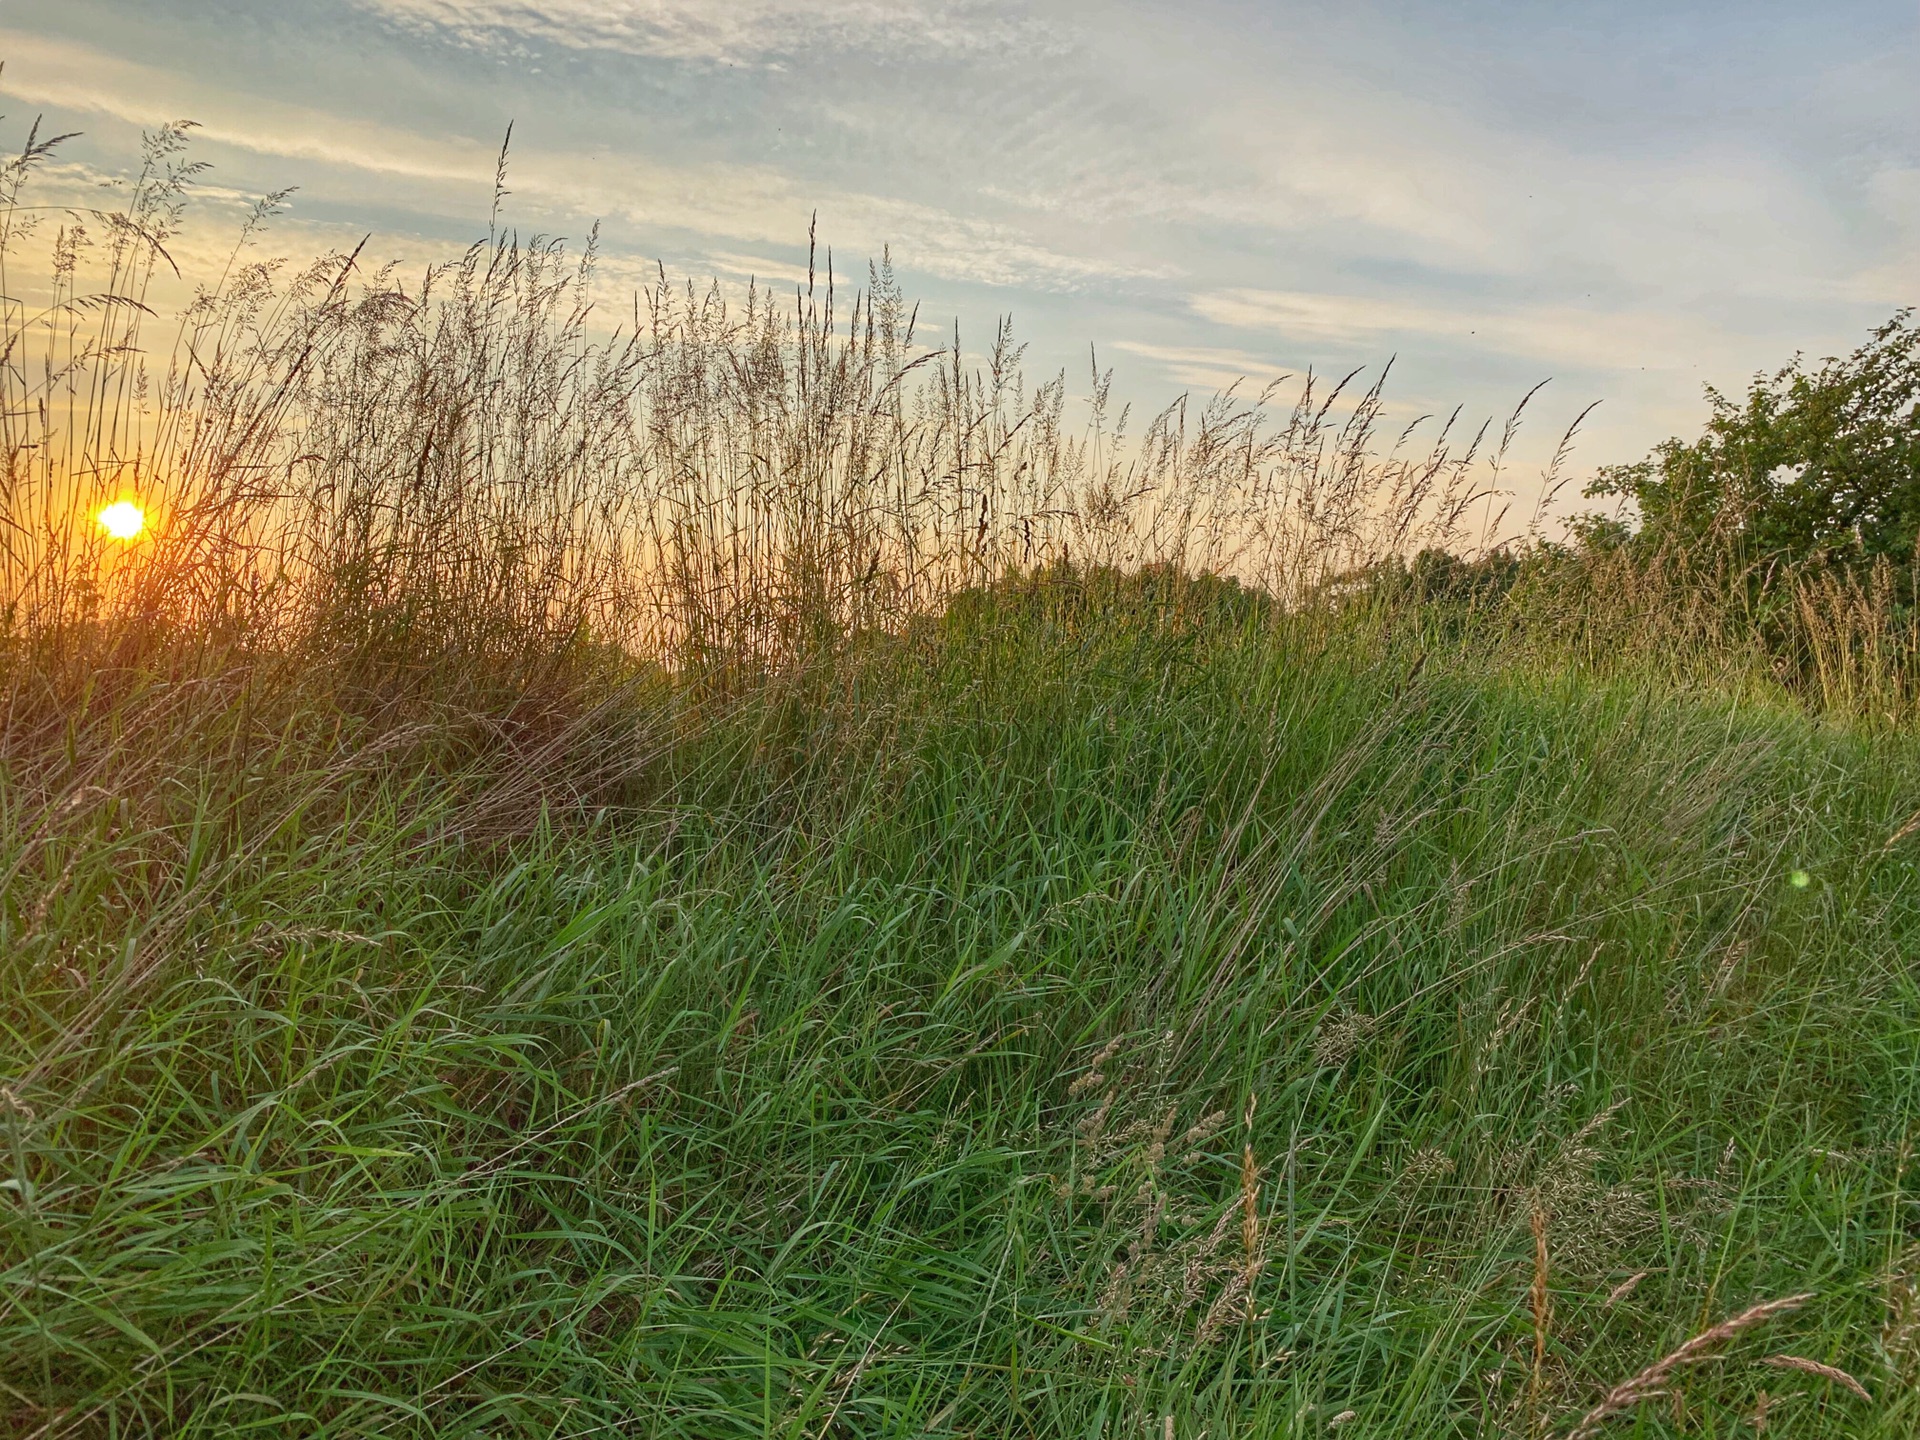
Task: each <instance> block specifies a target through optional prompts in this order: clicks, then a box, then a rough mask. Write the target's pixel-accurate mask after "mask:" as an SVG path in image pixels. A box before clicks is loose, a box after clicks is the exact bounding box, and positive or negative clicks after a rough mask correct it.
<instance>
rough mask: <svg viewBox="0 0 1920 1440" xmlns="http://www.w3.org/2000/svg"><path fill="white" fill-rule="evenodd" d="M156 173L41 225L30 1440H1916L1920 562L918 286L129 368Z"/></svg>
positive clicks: (542, 252) (9, 755) (568, 307)
mask: <svg viewBox="0 0 1920 1440" xmlns="http://www.w3.org/2000/svg"><path fill="white" fill-rule="evenodd" d="M184 140H185V137H184V135H183V133H181V132H175V131H169V132H161V133H160V134H158V135H156V136H155V137H153V139H152V140H151V142H150V145H149V152H148V155H147V157H146V170H145V172H144V175H143V178H142V179H141V181H140V183H139V185H138V186H137V187H135V189H134V190H133V191H132V192H131V195H130V198H129V199H128V201H127V204H126V206H125V208H124V209H122V210H120V211H117V212H114V213H113V214H90V213H81V212H72V211H60V212H56V213H52V214H48V213H46V212H40V211H36V210H34V209H33V208H32V207H31V204H30V203H29V202H30V197H31V193H32V183H33V181H34V178H35V174H36V170H37V169H38V168H39V167H42V166H43V165H44V163H45V161H46V159H47V158H48V157H49V156H50V155H52V154H53V153H55V152H53V151H51V150H49V149H47V148H46V146H45V145H44V143H43V142H40V141H38V140H37V139H36V140H34V141H30V142H29V144H28V146H27V147H26V149H25V150H24V152H23V153H22V155H21V156H20V157H19V158H17V159H16V160H15V161H14V162H12V163H11V165H10V166H9V167H8V168H7V169H6V171H5V173H4V177H0V202H4V205H5V210H4V218H0V258H4V263H5V271H4V274H0V289H4V290H5V293H6V295H7V297H8V298H7V299H6V301H5V302H4V303H5V306H6V310H5V325H4V330H5V336H4V350H3V353H0V424H3V425H4V434H0V440H3V441H4V443H5V446H6V451H7V460H8V469H7V471H6V479H5V487H6V488H5V490H4V493H3V494H0V522H4V523H3V524H0V534H4V536H5V545H4V550H3V551H0V564H3V565H4V573H5V595H6V605H7V610H6V616H7V627H6V630H5V638H4V649H0V686H3V687H4V696H5V709H4V711H3V712H0V744H3V746H4V751H3V758H0V874H4V876H5V883H4V903H3V904H0V984H3V985H4V989H3V990H0V1025H4V1043H3V1044H0V1127H4V1144H5V1147H6V1149H5V1156H4V1162H3V1164H0V1168H4V1170H5V1178H4V1179H0V1433H5V1434H7V1435H20V1436H36V1437H41V1436H44V1437H54V1436H69V1435H80V1436H92V1435H100V1436H135V1435H149V1434H150V1435H168V1436H176V1435H191V1436H201V1435H239V1434H260V1435H286V1436H315V1435H325V1436H350V1435H383V1436H385V1435H392V1436H416V1435H417V1436H429V1435H431V1436H474V1437H479V1436H489V1437H504V1436H510V1435H515V1436H517V1435H526V1436H535V1435H538V1436H554V1437H558V1436H591V1435H635V1436H638V1435H648V1436H654V1435H658V1436H685V1437H699V1440H708V1437H724V1436H732V1435H739V1436H776V1435H777V1436H791V1437H796V1440H797V1437H802V1436H806V1437H833V1436H855V1435H862V1436H864V1435H900V1436H919V1435H951V1436H976V1437H985V1436H1001V1435H1033V1436H1069V1435H1071V1436H1135V1437H1147V1440H1163V1437H1169V1440H1170V1437H1185V1440H1190V1437H1199V1436H1202V1435H1205V1436H1209V1437H1214V1440H1222V1437H1228V1436H1262V1437H1265V1436H1274V1435H1290V1436H1303V1437H1304V1436H1309V1435H1316V1436H1317V1435H1324V1434H1338V1435H1340V1436H1341V1437H1343V1440H1348V1437H1358V1436H1413V1435H1418V1436H1429V1435H1432V1436H1443V1435H1450V1436H1463V1437H1464V1436H1487V1437H1493V1436H1500V1437H1509V1436H1511V1437H1523V1436H1524V1437H1536V1436H1556V1437H1569V1436H1574V1437H1579V1440H1590V1437H1595V1436H1622V1437H1625V1436H1640V1437H1650V1436H1669V1435H1712V1436H1733V1435H1746V1434H1756V1433H1777V1434H1783V1435H1795V1436H1834V1437H1840V1436H1849V1437H1851V1436H1886V1437H1896V1436H1907V1435H1910V1434H1912V1433H1914V1432H1915V1430H1916V1429H1917V1428H1920V1388H1917V1387H1920V1204H1917V1203H1916V1197H1915V1196H1914V1195H1913V1194H1912V1193H1911V1192H1909V1191H1908V1190H1907V1189H1906V1184H1905V1181H1906V1175H1907V1173H1908V1171H1909V1169H1910V1168H1911V1160H1912V1158H1913V1146H1914V1139H1915V1132H1916V1112H1917V1111H1920V1063H1917V1062H1920V976H1917V975H1916V971H1915V968H1914V963H1913V961H1914V957H1915V955H1916V954H1920V875H1917V874H1916V869H1915V861H1916V858H1917V857H1920V734H1916V730H1915V726H1914V714H1913V695H1914V693H1915V687H1914V683H1913V680H1914V675H1915V673H1916V671H1915V666H1916V661H1917V660H1920V646H1917V645H1916V644H1915V638H1914V633H1913V619H1912V613H1911V607H1910V606H1908V605H1905V604H1904V603H1903V601H1902V598H1901V597H1902V595H1903V593H1905V592H1903V591H1902V589H1901V583H1900V582H1901V579H1902V577H1900V576H1898V575H1896V574H1894V573H1893V572H1891V571H1889V570H1887V569H1886V568H1885V567H1884V566H1883V567H1881V568H1879V569H1877V570H1874V571H1871V572H1865V573H1862V574H1859V575H1854V574H1844V575H1842V574H1836V573H1834V572H1832V571H1826V572H1822V573H1820V574H1817V575H1816V574H1813V573H1811V572H1809V573H1807V574H1805V575H1801V576H1788V577H1786V578H1785V579H1782V580H1778V581H1770V582H1769V583H1770V584H1774V585H1775V586H1776V588H1774V589H1771V590H1769V591H1767V592H1766V593H1765V594H1764V595H1763V596H1762V597H1761V598H1762V599H1763V600H1766V601H1768V602H1769V603H1768V604H1767V605H1765V606H1762V607H1761V610H1760V611H1756V609H1755V606H1754V605H1753V604H1752V603H1750V602H1751V600H1752V593H1751V592H1750V591H1744V590H1743V591H1739V592H1738V596H1736V593H1735V590H1734V589H1730V588H1729V587H1728V586H1727V585H1726V584H1725V583H1724V577H1720V579H1719V580H1718V581H1716V579H1715V577H1714V576H1713V575H1710V574H1704V573H1703V572H1702V571H1701V569H1700V567H1699V566H1697V565H1693V566H1689V565H1688V564H1686V563H1683V559H1684V557H1676V556H1672V555H1655V556H1652V557H1649V556H1648V555H1646V554H1644V553H1642V552H1640V551H1635V550H1632V549H1630V548H1623V547H1619V546H1615V547H1611V548H1607V547H1598V546H1589V547H1585V548H1583V547H1581V546H1578V545H1572V544H1568V543H1558V544H1556V543H1550V542H1549V540H1548V539H1547V538H1546V532H1545V528H1544V521H1543V520H1542V519H1541V518H1540V517H1539V516H1536V517H1535V519H1534V521H1533V522H1532V523H1531V524H1528V525H1525V526H1524V527H1520V528H1519V529H1518V533H1517V535H1516V537H1515V538H1514V540H1513V543H1511V544H1509V545H1507V546H1505V547H1504V548H1501V549H1498V550H1495V549H1493V548H1490V547H1488V546H1486V545H1484V544H1479V543H1478V542H1477V539H1476V537H1477V536H1478V535H1480V534H1481V533H1482V532H1483V531H1484V526H1485V523H1486V522H1485V521H1484V519H1483V517H1484V516H1485V515H1486V514H1487V513H1488V512H1487V507H1488V506H1489V505H1493V504H1497V503H1498V498H1499V493H1500V492H1501V491H1502V490H1503V489H1504V488H1506V487H1507V486H1508V485H1509V483H1510V481H1509V477H1508V475H1507V474H1506V473H1505V472H1504V471H1503V466H1504V465H1505V464H1506V460H1505V457H1506V455H1507V454H1508V453H1509V442H1510V441H1511V439H1512V427H1511V425H1509V427H1508V429H1507V431H1506V432H1505V433H1504V434H1503V433H1502V432H1501V431H1500V430H1499V429H1498V428H1496V427H1487V428H1485V429H1477V430H1476V429H1472V428H1470V427H1464V428H1463V427H1461V426H1460V425H1459V422H1458V421H1457V419H1456V421H1454V422H1447V421H1446V420H1445V417H1439V418H1437V419H1436V420H1434V421H1433V422H1432V423H1430V424H1429V425H1428V426H1427V427H1426V428H1425V429H1424V430H1420V431H1418V432H1409V433H1408V434H1393V433H1383V430H1382V421H1381V416H1382V400H1381V395H1382V392H1381V391H1380V390H1379V389H1378V388H1377V387H1376V388H1375V389H1373V390H1370V391H1369V390H1359V389H1356V388H1355V386H1353V385H1351V384H1349V385H1347V386H1344V387H1343V386H1342V385H1341V384H1340V383H1339V382H1337V381H1336V382H1335V383H1333V384H1327V383H1325V382H1320V381H1312V380H1308V381H1304V382H1301V383H1298V384H1296V386H1295V388H1294V389H1292V390H1289V391H1284V392H1283V391H1281V390H1278V389H1276V390H1273V391H1270V392H1268V393H1266V394H1264V395H1246V396H1242V395H1240V394H1238V393H1234V394H1229V395H1226V396H1221V397H1216V398H1215V399H1214V400H1212V401H1211V402H1207V403H1201V402H1185V401H1183V402H1180V403H1177V404H1176V405H1175V406H1173V407H1171V408H1170V409H1168V410H1167V411H1165V412H1162V413H1161V414H1159V415H1158V416H1156V417H1153V418H1151V419H1149V420H1147V421H1145V422H1144V423H1138V422H1135V421H1134V420H1133V419H1132V417H1130V416H1128V415H1126V414H1125V412H1124V411H1117V410H1116V409H1115V408H1114V407H1112V406H1111V405H1110V404H1109V401H1108V394H1109V385H1110V379H1109V377H1107V376H1106V375H1105V374H1103V373H1099V372H1096V373H1095V374H1094V375H1093V376H1092V377H1091V378H1090V381H1089V384H1088V393H1087V394H1086V395H1084V396H1081V397H1078V398H1074V397H1070V396H1069V393H1068V387H1067V384H1066V382H1065V380H1064V378H1062V379H1054V380H1047V381H1044V382H1040V383H1033V382H1030V381H1029V380H1027V379H1026V378H1024V377H1023V376H1022V374H1021V372H1020V365H1019V361H1020V355H1019V349H1018V345H1017V343H1016V342H1015V340H1014V338H1013V336H1012V335H1011V333H1010V332H1008V331H1006V330H1004V329H1003V330H1002V331H1000V332H999V333H998V334H997V335H996V336H994V337H993V339H992V341H991V342H990V343H989V345H988V347H987V349H986V350H985V351H984V352H983V353H982V354H980V355H977V356H971V357H970V355H969V352H968V351H967V349H966V347H965V346H963V345H962V344H961V343H960V339H959V337H958V336H953V337H941V338H940V339H939V340H938V341H935V342H932V343H929V342H927V341H926V340H924V339H923V338H921V337H920V336H919V335H918V334H917V328H916V327H917V321H916V316H915V314H914V311H913V308H912V306H911V304H910V302H908V301H907V300H906V299H905V297H904V296H902V294H901V293H900V290H899V287H898V286H897V284H896V283H895V282H894V280H893V277H892V275H891V272H890V270H889V269H888V268H886V267H885V265H884V263H883V264H879V265H876V266H874V267H873V268H872V269H871V270H870V271H869V272H868V274H867V275H866V276H865V277H864V280H863V283H861V284H860V285H859V286H858V287H857V288H851V289H850V288H849V287H848V286H847V284H846V282H845V280H844V278H843V277H836V276H833V275H832V274H831V272H830V270H829V268H828V267H827V266H826V265H825V264H824V262H823V263H822V267H821V273H820V274H819V276H818V277H817V279H816V283H815V284H814V285H813V286H811V287H808V288H806V289H803V290H802V291H801V292H800V293H799V295H798V296H784V295H783V296H773V297H770V296H768V295H766V294H764V293H761V292H757V291H756V292H755V293H753V294H752V295H750V296H748V297H745V298H744V299H742V298H741V297H732V298H729V297H725V296H723V295H721V294H720V293H719V292H718V291H716V290H711V289H705V288H701V287H698V286H685V285H670V284H668V283H667V282H666V281H665V279H664V278H663V279H662V281H661V282H660V284H659V286H658V287H657V288H656V289H655V290H654V291H652V292H651V293H649V294H648V295H646V296H643V297H640V298H639V299H638V300H636V301H634V302H633V304H632V306H631V311H630V313H629V314H627V315H626V316H625V318H624V320H623V321H622V323H620V324H619V325H618V326H617V327H616V325H615V324H614V323H613V321H612V319H610V318H609V319H605V320H603V318H602V312H601V310H600V309H596V308H595V306H594V294H595V291H594V285H593V275H592V268H591V246H589V247H587V253H586V254H585V255H581V254H569V252H568V251H567V250H566V248H565V247H564V246H562V245H560V244H559V243H558V242H551V241H539V240H536V241H522V240H521V239H519V238H518V237H516V236H514V235H513V234H512V233H511V232H509V231H504V230H502V229H500V228H498V226H496V228H495V230H494V232H493V233H492V235H491V236H490V238H489V239H488V240H487V241H486V242H484V243H481V244H479V245H476V246H475V247H474V248H473V249H472V250H471V251H469V252H467V253H466V254H465V255H463V256H459V257H455V258H454V259H452V260H451V261H450V262H449V263H448V264H447V265H445V266H443V267H440V268H439V269H437V270H435V271H433V272H432V273H431V274H430V275H428V276H426V277H420V276H402V275H400V274H398V273H396V272H394V271H392V270H390V269H381V268H379V267H378V266H376V265H374V264H372V263H371V262H370V261H368V260H367V259H366V257H364V256H360V255H356V256H333V257H326V258H323V259H321V260H319V261H317V262H315V263H314V264H313V265H311V266H310V267H307V268H306V269H304V270H296V269H290V268H286V267H279V266H276V265H274V264H272V263H268V262H265V261H262V260H260V259H258V258H256V256H257V253H258V250H259V247H260V245H261V243H262V236H263V235H264V234H266V233H267V231H266V228H265V227H266V224H267V222H268V220H269V219H270V210H271V205H268V206H266V207H263V209H262V211H261V212H260V213H259V214H258V215H257V216H256V219H255V221H254V222H253V223H252V224H250V225H249V226H248V228H247V230H246V232H245V234H244V235H243V236H242V245H241V247H240V248H239V249H237V250H236V252H235V258H234V261H233V263H232V265H231V266H230V267H229V269H228V272H227V274H226V276H225V278H224V280H223V281H222V283H221V284H220V285H219V286H218V287H211V288H208V289H207V290H205V291H203V292H202V293H201V294H200V295H199V296H198V297H197V298H194V299H192V300H190V301H189V303H187V304H186V305H185V306H184V308H182V307H179V306H175V307H173V308H171V309H169V308H168V307H167V306H166V305H165V304H163V302H162V296H163V295H164V294H165V293H166V291H167V288H168V282H169V273H170V272H169V269H168V263H169V262H168V248H167V247H168V245H169V244H170V243H171V241H172V237H173V236H175V235H176V234H178V233H179V226H180V225H181V224H182V223H184V222H183V218H182V217H183V216H184V215H186V214H187V212H186V210H185V209H184V207H185V206H186V204H187V203H188V201H189V199H190V197H191V187H192V182H193V181H194V179H195V171H194V169H193V167H192V165H191V163H190V161H189V159H188V158H187V155H186V152H185V149H184ZM23 197H26V198H23ZM35 257H38V258H39V259H40V260H43V261H44V262H45V263H44V264H42V266H41V270H40V271H38V272H35V273H36V274H39V275H41V276H42V277H50V278H42V279H39V280H36V281H31V282H30V281H28V280H25V279H22V278H20V277H21V275H22V274H24V273H25V267H26V265H27V264H28V262H29V260H30V259H33V258H35ZM35 285H38V286H39V289H35V288H34V286H35ZM176 314H177V315H178V316H179V318H178V319H177V320H176V319H175V318H174V317H175V316H176ZM1135 432H1137V433H1135ZM1566 463H1567V462H1566V456H1565V454H1564V452H1563V455H1562V456H1561V457H1560V459H1558V460H1556V462H1555V464H1554V466H1553V468H1552V470H1551V471H1550V473H1549V474H1548V476H1546V477H1545V478H1544V482H1543V492H1548V493H1550V492H1552V491H1553V489H1554V488H1555V486H1556V485H1558V484H1559V482H1560V479H1561V475H1562V467H1563V465H1565V464H1566ZM118 502H124V503H127V504H134V503H136V502H137V503H138V505H139V506H140V508H141V524H140V526H139V527H138V528H137V530H135V531H134V532H133V533H132V534H131V536H130V538H125V539H119V538H116V537H115V536H114V535H113V534H111V533H109V532H107V531H106V530H105V529H103V528H102V527H101V525H99V524H98V523H97V522H96V516H97V515H98V514H99V513H100V511H101V510H102V508H103V507H105V506H107V505H109V504H111V503H118ZM1542 513H1544V511H1543V512H1542ZM1448 555H1454V556H1457V557H1460V558H1454V559H1448V558H1446V557H1447V556H1448ZM1416 556H1421V557H1422V558H1420V559H1419V560H1417V561H1416V560H1415V559H1414V557H1416ZM1781 597H1784V601H1783V602H1782V603H1773V602H1775V601H1780V600H1781ZM1762 611H1763V612H1764V613H1761V612H1762Z"/></svg>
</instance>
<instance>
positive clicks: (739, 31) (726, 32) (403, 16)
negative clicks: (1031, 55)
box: [354, 0, 1050, 65]
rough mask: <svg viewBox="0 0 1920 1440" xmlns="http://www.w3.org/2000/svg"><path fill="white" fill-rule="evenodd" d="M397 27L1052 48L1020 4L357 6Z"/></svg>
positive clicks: (461, 33)
mask: <svg viewBox="0 0 1920 1440" xmlns="http://www.w3.org/2000/svg"><path fill="white" fill-rule="evenodd" d="M354 3H356V4H357V5H359V6H360V8H362V9H364V10H367V11H369V12H371V13H373V14H376V15H379V16H380V17H382V18H383V19H386V20H388V21H390V22H391V23H393V24H395V25H398V26H401V27H404V28H407V29H411V30H414V31H416V32H425V33H427V34H431V35H435V36H439V37H444V38H448V39H452V40H455V41H457V42H459V43H462V44H467V45H473V46H482V47H508V48H514V47H526V46H532V45H559V46H565V47H567V48H569V49H575V50H616V51H621V52H624V53H626V54H630V55H639V56H647V57H651V58H655V59H663V60H680V61H699V62H706V63H710V64H748V65H767V64H774V63H779V62H781V61H783V60H789V59H793V58H796V57H801V56H805V55H808V54H818V53H822V52H834V53H845V52H886V53H893V54H905V55H921V56H926V55H941V54H977V53H982V52H988V51H996V50H1004V49H1006V48H1008V47H1010V46H1015V45H1035V44H1043V43H1045V42H1046V40H1047V38H1048V36H1049V34H1050V31H1049V30H1048V27H1046V26H1045V25H1044V24H1042V23H1041V22H1039V21H1037V20H1034V19H1033V18H1031V17H1028V16H1023V14H1022V13H1021V10H1020V9H1019V8H1018V7H1014V6H1010V5H1005V4H999V3H986V0H959V3H943V4H935V3H930V0H354Z"/></svg>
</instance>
